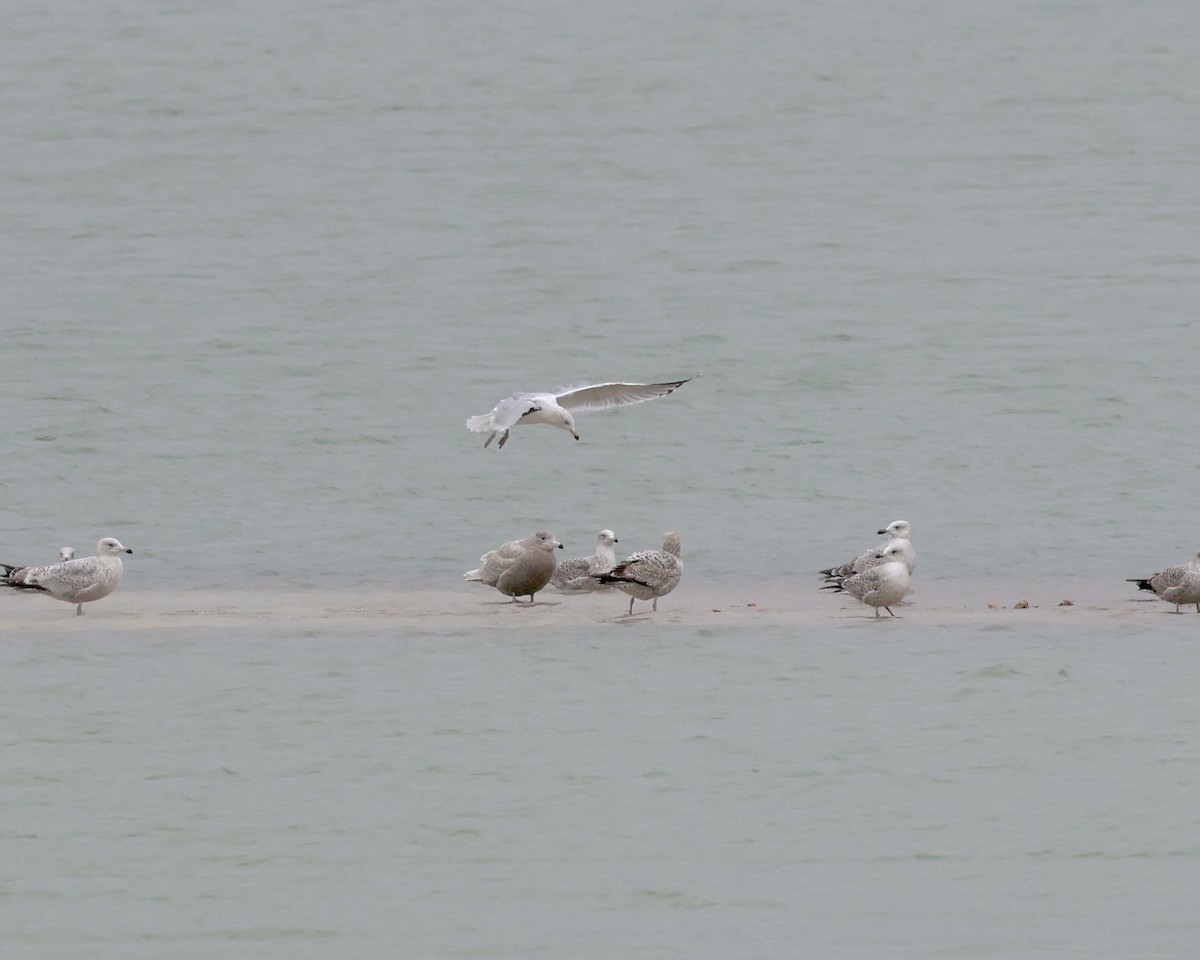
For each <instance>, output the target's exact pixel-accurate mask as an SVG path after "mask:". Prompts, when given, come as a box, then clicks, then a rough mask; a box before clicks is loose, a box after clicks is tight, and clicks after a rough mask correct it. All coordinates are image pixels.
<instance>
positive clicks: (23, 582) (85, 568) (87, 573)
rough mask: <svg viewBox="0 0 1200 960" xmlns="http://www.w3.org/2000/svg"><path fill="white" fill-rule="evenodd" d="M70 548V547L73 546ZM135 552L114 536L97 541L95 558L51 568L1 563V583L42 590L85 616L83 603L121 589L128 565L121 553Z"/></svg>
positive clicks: (18, 588) (16, 588) (62, 563)
mask: <svg viewBox="0 0 1200 960" xmlns="http://www.w3.org/2000/svg"><path fill="white" fill-rule="evenodd" d="M66 549H70V548H69V547H68V548H66ZM123 553H133V551H132V550H130V549H129V548H128V547H126V546H125V545H124V544H122V543H121V541H120V540H117V539H115V538H113V537H105V538H104V539H103V540H101V541H100V542H99V543H97V544H96V555H95V556H94V557H83V558H82V559H80V560H64V561H62V562H61V563H55V564H51V565H50V566H47V567H13V566H9V565H8V564H7V563H0V567H3V568H4V578H3V580H0V584H3V585H4V586H6V587H12V588H13V589H14V590H39V591H41V592H42V593H48V594H50V596H52V597H53V598H54V599H55V600H62V601H64V602H66V603H73V604H75V616H77V617H80V616H83V605H84V604H85V603H91V602H92V601H93V600H100V599H101V598H103V597H107V596H108V595H109V594H110V593H112V592H113V591H114V590H116V589H117V584H118V583H120V582H121V574H122V573H124V572H125V567H124V565H123V564H122V563H121V554H123Z"/></svg>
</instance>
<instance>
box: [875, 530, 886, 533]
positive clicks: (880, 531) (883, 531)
mask: <svg viewBox="0 0 1200 960" xmlns="http://www.w3.org/2000/svg"><path fill="white" fill-rule="evenodd" d="M875 532H876V533H887V531H886V530H876V531H875Z"/></svg>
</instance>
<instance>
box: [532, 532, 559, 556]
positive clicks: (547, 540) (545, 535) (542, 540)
mask: <svg viewBox="0 0 1200 960" xmlns="http://www.w3.org/2000/svg"><path fill="white" fill-rule="evenodd" d="M533 539H534V544H533V545H534V546H535V547H540V548H541V549H543V550H546V551H549V552H553V551H554V550H556V549H557V550H561V549H562V544H561V543H559V542H558V540H557V539H555V536H554V534H552V533H551V532H550V531H549V530H539V531H538V532H537V533H535V534H534V535H533Z"/></svg>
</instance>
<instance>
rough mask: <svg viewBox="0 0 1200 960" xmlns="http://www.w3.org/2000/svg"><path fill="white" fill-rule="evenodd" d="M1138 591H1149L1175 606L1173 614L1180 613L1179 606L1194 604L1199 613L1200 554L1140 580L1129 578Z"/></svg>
mask: <svg viewBox="0 0 1200 960" xmlns="http://www.w3.org/2000/svg"><path fill="white" fill-rule="evenodd" d="M1128 582H1129V583H1136V584H1137V585H1138V589H1139V590H1149V591H1150V592H1151V593H1153V594H1154V595H1155V596H1157V597H1158V598H1159V599H1160V600H1166V601H1167V603H1173V604H1175V612H1176V613H1182V612H1183V611H1182V610H1180V609H1179V606H1180V604H1183V603H1194V604H1195V605H1196V612H1197V613H1200V553H1197V554H1196V556H1195V557H1193V558H1192V559H1191V560H1189V561H1188V562H1187V563H1178V564H1176V565H1175V566H1173V567H1167V568H1166V569H1165V570H1160V571H1159V572H1158V573H1152V574H1150V576H1148V577H1145V578H1142V579H1133V578H1131V579H1130V580H1129V581H1128Z"/></svg>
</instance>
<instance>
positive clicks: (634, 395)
mask: <svg viewBox="0 0 1200 960" xmlns="http://www.w3.org/2000/svg"><path fill="white" fill-rule="evenodd" d="M691 379H694V378H693V377H688V380H691ZM688 380H672V381H670V382H668V383H594V384H590V385H587V386H579V387H569V388H564V389H560V390H556V391H554V392H553V393H516V394H513V395H512V396H511V397H509V398H508V399H507V400H501V401H500V402H499V403H498V404H496V406H495V407H493V408H492V410H491V412H490V413H481V414H479V416H477V417H471V418H470V419H469V420H467V429H468V430H470V431H471V432H473V433H486V434H487V439H486V440H484V441H483V445H484V446H485V447H486V446H487V445H488V444H489V443H491V442H492V441H493V440H494V439H495V438H496V437H497V436H499V437H500V443H499V444H497V449H500V448H502V447H503V446H504V444H506V443H507V442H508V431H509V430H510V429H511V428H513V427H515V426H520V425H522V424H526V423H548V424H549V425H550V426H552V427H561V428H562V429H563V430H566V431H567V433H569V434H570V435H571V436H573V437H574V438H575V439H576V440H578V439H579V431H578V430H576V429H575V416H574V415H575V414H576V413H587V412H591V411H593V410H611V409H612V408H613V407H625V406H628V405H630V404H633V403H645V402H646V401H647V400H654V399H657V398H658V397H665V396H666V395H667V394H668V393H671V392H672V391H673V390H676V389H678V388H679V387H682V386H683V385H684V384H685V383H687V382H688Z"/></svg>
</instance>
